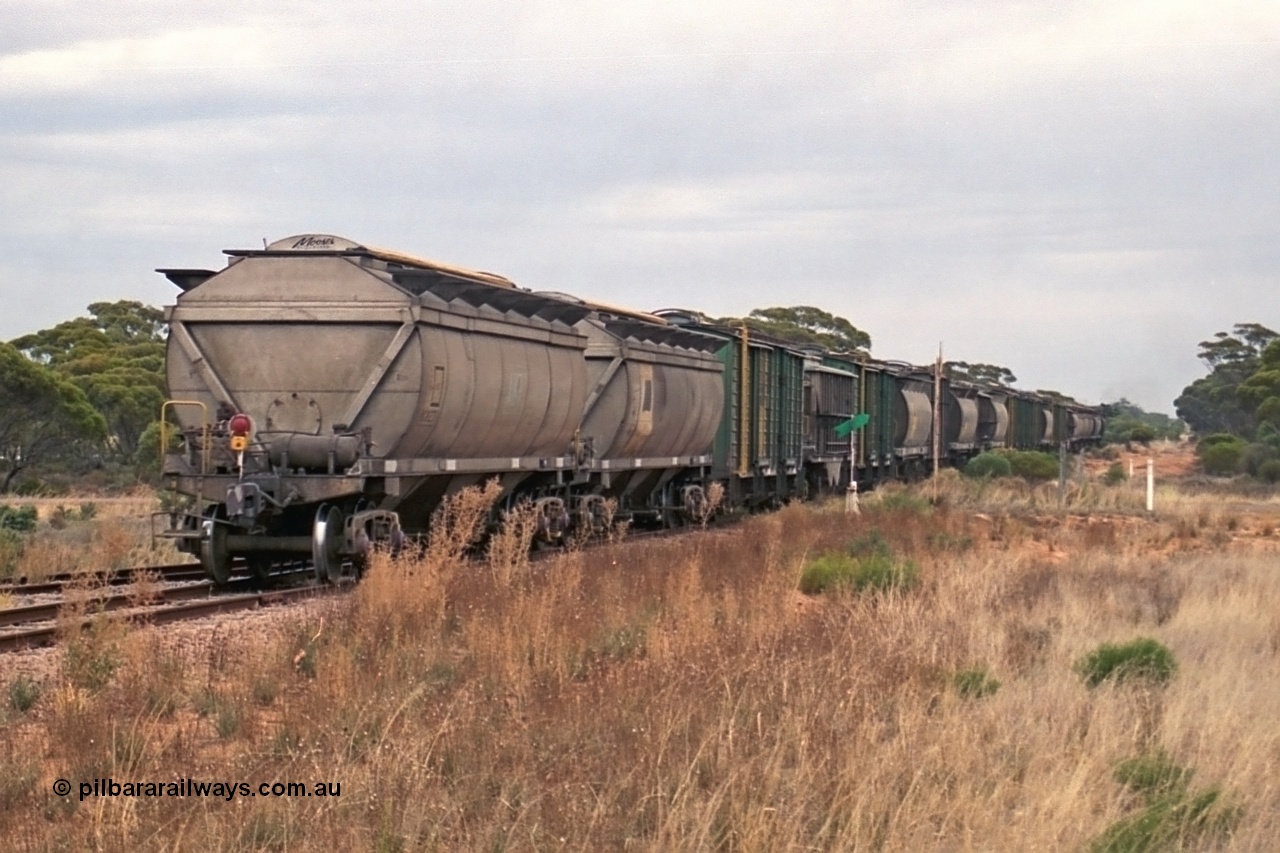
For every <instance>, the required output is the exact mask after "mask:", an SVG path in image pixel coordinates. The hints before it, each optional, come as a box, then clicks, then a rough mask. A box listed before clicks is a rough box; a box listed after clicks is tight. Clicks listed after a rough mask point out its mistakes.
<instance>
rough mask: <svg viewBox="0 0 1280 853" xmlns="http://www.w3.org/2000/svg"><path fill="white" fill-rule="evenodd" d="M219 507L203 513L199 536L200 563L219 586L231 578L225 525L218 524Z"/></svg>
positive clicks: (229, 553) (229, 554)
mask: <svg viewBox="0 0 1280 853" xmlns="http://www.w3.org/2000/svg"><path fill="white" fill-rule="evenodd" d="M220 510H221V507H214V508H213V509H211V510H209V511H208V512H207V513H205V517H204V522H203V528H202V530H201V536H200V565H201V566H203V567H204V573H205V574H206V575H208V576H209V579H210V580H212V581H213V582H214V583H216V584H218V585H219V586H221V585H223V584H225V583H227V581H229V580H231V552H230V551H228V550H227V526H226V525H225V524H219V523H218V520H219V519H220V518H221V512H220Z"/></svg>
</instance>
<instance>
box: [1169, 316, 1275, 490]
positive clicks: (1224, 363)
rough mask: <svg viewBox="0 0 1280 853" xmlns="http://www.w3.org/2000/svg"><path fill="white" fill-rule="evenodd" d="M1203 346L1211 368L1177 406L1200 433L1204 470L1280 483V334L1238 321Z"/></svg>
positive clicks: (1204, 358)
mask: <svg viewBox="0 0 1280 853" xmlns="http://www.w3.org/2000/svg"><path fill="white" fill-rule="evenodd" d="M1199 347H1200V351H1199V353H1198V355H1199V358H1200V360H1201V361H1202V362H1204V364H1205V366H1206V367H1208V369H1209V372H1208V374H1207V375H1205V376H1202V377H1200V378H1199V379H1197V380H1196V381H1194V382H1192V383H1191V384H1190V385H1188V386H1187V387H1186V388H1184V389H1183V391H1182V394H1181V395H1179V397H1178V399H1177V400H1175V401H1174V406H1175V408H1176V409H1177V412H1178V416H1179V417H1181V418H1182V419H1183V420H1184V421H1186V422H1187V424H1188V425H1190V427H1191V428H1192V429H1193V430H1194V431H1195V432H1196V434H1197V435H1198V436H1199V437H1200V438H1199V441H1198V442H1197V445H1196V453H1197V455H1198V456H1199V457H1200V461H1201V463H1202V464H1203V465H1204V468H1205V470H1207V471H1209V472H1210V473H1213V474H1238V473H1244V474H1248V475H1250V476H1253V477H1258V478H1260V479H1264V480H1266V481H1268V482H1272V483H1274V482H1280V335H1278V334H1277V333H1276V332H1274V331H1272V330H1271V329H1269V328H1267V327H1266V326H1263V325H1261V324H1259V323H1237V324H1236V325H1235V326H1233V327H1232V330H1231V331H1230V332H1218V333H1217V334H1215V335H1214V336H1213V337H1212V338H1210V339H1209V340H1206V341H1201V342H1200V344H1199Z"/></svg>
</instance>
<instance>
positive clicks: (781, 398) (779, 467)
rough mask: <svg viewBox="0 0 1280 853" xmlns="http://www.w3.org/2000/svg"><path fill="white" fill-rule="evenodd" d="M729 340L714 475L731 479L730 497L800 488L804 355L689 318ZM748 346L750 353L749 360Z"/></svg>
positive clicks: (721, 355)
mask: <svg viewBox="0 0 1280 853" xmlns="http://www.w3.org/2000/svg"><path fill="white" fill-rule="evenodd" d="M681 325H684V326H686V327H690V328H695V329H697V330H698V331H700V332H704V333H706V334H710V335H715V336H717V337H719V338H721V339H723V340H724V342H725V343H724V346H723V347H721V348H720V350H719V351H718V352H717V353H716V358H717V359H718V360H719V361H720V362H721V363H722V364H723V365H724V403H725V405H724V416H723V418H722V419H721V422H720V426H719V429H718V430H717V431H716V440H715V446H714V450H713V465H712V476H713V477H715V478H721V479H728V480H729V481H730V490H731V495H730V497H731V498H733V499H735V500H747V501H748V502H750V501H752V500H754V501H755V502H761V501H766V500H770V499H773V498H786V497H790V496H791V495H793V494H795V493H796V480H797V476H798V474H799V472H800V467H801V462H802V452H803V448H802V443H803V435H802V428H803V418H804V355H803V354H802V353H801V352H799V351H798V350H796V349H793V348H792V347H790V346H787V345H785V344H781V343H779V342H776V341H772V340H765V339H762V336H757V335H755V334H754V333H748V335H747V340H746V342H745V344H744V342H743V339H742V330H741V329H734V328H725V327H721V326H711V325H705V324H702V323H694V322H690V321H687V320H686V321H685V322H683V323H681ZM744 350H745V352H746V354H747V357H746V359H745V364H744V359H743V353H744Z"/></svg>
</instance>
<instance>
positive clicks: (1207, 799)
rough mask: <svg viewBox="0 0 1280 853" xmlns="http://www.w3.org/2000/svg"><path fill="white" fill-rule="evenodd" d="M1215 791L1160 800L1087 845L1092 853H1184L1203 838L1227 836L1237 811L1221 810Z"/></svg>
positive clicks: (1113, 825) (1212, 789)
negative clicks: (1178, 851) (1163, 852)
mask: <svg viewBox="0 0 1280 853" xmlns="http://www.w3.org/2000/svg"><path fill="white" fill-rule="evenodd" d="M1220 796H1221V792H1220V791H1219V790H1218V789H1217V788H1210V789H1208V790H1207V791H1201V792H1200V793H1199V794H1196V795H1195V796H1194V797H1191V798H1190V799H1188V798H1187V797H1186V796H1170V797H1161V798H1158V799H1156V800H1155V801H1154V802H1152V803H1150V804H1149V805H1148V806H1147V807H1146V808H1145V809H1143V810H1142V811H1141V812H1139V813H1138V814H1136V815H1134V816H1133V817H1128V818H1125V819H1123V820H1120V821H1117V822H1116V823H1113V824H1112V825H1111V826H1110V827H1108V828H1107V831H1106V832H1104V833H1103V834H1102V836H1101V837H1099V838H1098V839H1097V840H1095V841H1094V842H1093V844H1092V845H1090V848H1089V849H1090V850H1092V851H1093V853H1161V852H1162V851H1166V850H1186V849H1188V848H1192V847H1194V846H1195V845H1196V843H1197V840H1198V839H1200V838H1202V837H1204V836H1214V835H1216V836H1223V835H1229V834H1230V832H1231V830H1232V829H1233V828H1234V827H1235V825H1236V824H1237V823H1238V822H1239V819H1240V810H1239V809H1236V808H1232V807H1230V806H1220V805H1219V803H1218V800H1219V798H1220Z"/></svg>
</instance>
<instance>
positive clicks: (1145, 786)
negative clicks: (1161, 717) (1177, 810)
mask: <svg viewBox="0 0 1280 853" xmlns="http://www.w3.org/2000/svg"><path fill="white" fill-rule="evenodd" d="M1112 775H1113V776H1114V777H1115V780H1116V781H1117V782H1119V783H1120V784H1121V785H1124V786H1125V787H1126V788H1128V789H1129V790H1131V791H1134V792H1135V793H1139V794H1142V795H1143V796H1144V797H1146V798H1147V800H1148V801H1150V800H1151V799H1153V798H1155V797H1160V796H1164V795H1166V794H1170V793H1176V792H1184V791H1186V789H1187V785H1188V783H1190V782H1191V777H1192V776H1194V775H1195V771H1194V770H1191V769H1188V768H1186V767H1179V766H1178V765H1177V764H1174V763H1173V761H1172V760H1171V759H1170V758H1169V755H1168V753H1166V752H1165V751H1164V750H1162V749H1161V750H1156V751H1155V752H1147V753H1143V754H1142V755H1139V756H1137V757H1136V758H1128V759H1125V760H1124V761H1121V762H1120V763H1119V764H1117V765H1116V769H1115V771H1114V772H1113V774H1112Z"/></svg>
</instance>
